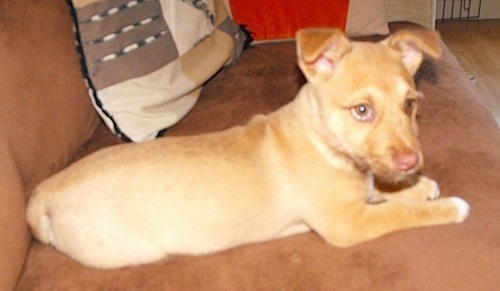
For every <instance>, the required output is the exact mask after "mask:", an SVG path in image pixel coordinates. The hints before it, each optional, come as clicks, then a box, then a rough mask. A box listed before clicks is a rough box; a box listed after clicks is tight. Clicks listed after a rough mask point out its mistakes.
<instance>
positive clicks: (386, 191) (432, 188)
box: [374, 175, 440, 201]
mask: <svg viewBox="0 0 500 291" xmlns="http://www.w3.org/2000/svg"><path fill="white" fill-rule="evenodd" d="M375 184H376V185H375V188H374V192H375V195H374V196H380V197H383V199H384V200H385V201H387V200H393V199H406V200H411V201H426V200H435V199H437V198H439V196H440V191H439V186H438V184H437V182H436V181H434V180H432V179H429V178H427V177H425V176H422V175H414V176H411V177H408V179H407V180H405V181H403V182H401V183H398V184H396V185H387V184H383V183H380V182H379V183H375Z"/></svg>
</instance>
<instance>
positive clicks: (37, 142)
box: [0, 1, 99, 290]
mask: <svg viewBox="0 0 500 291" xmlns="http://www.w3.org/2000/svg"><path fill="white" fill-rule="evenodd" d="M0 74H1V75H0V80H1V81H0V82H1V83H0V98H1V101H0V104H1V106H0V137H1V141H0V156H1V162H0V173H1V176H0V180H1V182H2V184H1V185H2V187H1V188H0V290H9V289H10V288H12V286H13V284H15V280H16V278H17V276H18V275H19V270H20V268H21V266H22V263H23V261H24V256H25V253H26V248H27V245H28V242H29V237H28V235H27V229H26V227H25V222H24V220H25V219H24V213H23V212H24V203H25V196H26V195H29V193H30V192H31V189H32V188H33V187H34V186H35V185H36V184H37V183H38V182H40V181H41V180H42V179H45V178H46V177H48V176H49V175H51V174H53V173H55V172H56V171H58V170H60V169H62V168H63V167H64V166H66V165H67V164H68V162H69V160H70V158H72V157H73V156H74V155H75V153H76V152H77V151H78V150H79V149H80V147H81V146H82V145H83V144H84V143H85V142H86V141H87V140H88V138H89V137H90V136H91V134H92V132H93V131H94V129H95V128H96V126H97V125H98V123H99V119H98V117H97V114H96V113H95V112H94V110H93V108H92V105H91V103H90V99H89V97H88V94H87V90H86V88H85V85H84V83H83V79H82V77H81V73H80V69H79V66H78V58H77V55H76V51H75V49H74V43H73V40H72V30H71V22H70V18H69V14H68V11H67V7H66V4H65V2H64V1H1V2H0ZM9 286H10V288H9Z"/></svg>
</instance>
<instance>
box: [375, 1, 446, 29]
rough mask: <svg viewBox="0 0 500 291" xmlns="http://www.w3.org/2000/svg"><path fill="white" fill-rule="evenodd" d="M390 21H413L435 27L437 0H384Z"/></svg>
mask: <svg viewBox="0 0 500 291" xmlns="http://www.w3.org/2000/svg"><path fill="white" fill-rule="evenodd" d="M384 1H385V11H386V14H387V20H388V21H411V22H416V23H419V24H421V25H423V26H425V27H428V28H431V29H434V28H435V23H436V21H435V20H436V19H435V15H436V14H435V8H436V0H384Z"/></svg>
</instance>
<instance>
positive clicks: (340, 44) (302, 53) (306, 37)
mask: <svg viewBox="0 0 500 291" xmlns="http://www.w3.org/2000/svg"><path fill="white" fill-rule="evenodd" d="M296 40H297V56H298V62H299V67H300V69H301V70H302V72H303V73H304V75H305V76H306V78H307V79H308V80H309V81H312V80H314V79H323V80H324V79H326V78H328V77H329V76H331V75H332V73H333V72H334V70H335V66H336V64H337V63H338V62H339V61H340V59H341V58H342V56H344V55H345V53H347V52H348V51H349V50H350V49H351V43H350V42H349V39H348V38H347V37H346V36H345V35H344V33H343V32H342V31H340V30H338V29H323V28H307V29H301V30H299V31H297V34H296Z"/></svg>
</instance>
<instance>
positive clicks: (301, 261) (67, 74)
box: [0, 0, 500, 290]
mask: <svg viewBox="0 0 500 291" xmlns="http://www.w3.org/2000/svg"><path fill="white" fill-rule="evenodd" d="M402 27H415V26H413V25H410V24H398V25H395V24H394V25H392V27H391V28H392V29H393V30H395V29H400V28H402ZM0 66H1V67H0V68H1V69H0V72H1V74H2V75H1V76H2V78H1V80H2V82H1V84H0V92H1V94H0V98H1V107H0V110H1V115H0V118H1V122H0V159H1V163H0V173H1V175H0V182H1V185H2V188H1V189H0V290H8V289H9V288H10V287H11V286H13V284H14V283H15V281H16V279H17V278H18V275H19V274H20V277H19V278H20V279H19V281H18V285H17V289H18V290H68V289H71V290H80V289H82V290H104V289H106V290H137V289H142V290H165V289H166V290H276V289H278V290H367V289H369V290H494V289H495V288H498V274H500V265H499V262H500V223H499V222H500V199H499V190H500V179H499V178H498V177H499V174H500V130H499V129H498V127H497V126H496V124H495V123H494V121H493V118H492V117H491V115H490V114H489V112H488V111H487V110H486V109H485V107H484V106H483V104H482V103H481V102H480V101H479V97H478V96H477V94H476V93H475V92H474V90H473V84H472V83H471V82H470V81H469V79H468V77H467V75H466V74H465V72H464V71H463V70H462V69H461V67H460V66H459V64H458V63H457V61H456V59H455V58H454V57H453V56H452V55H451V53H450V52H449V50H447V49H446V48H444V56H443V58H442V59H441V60H440V61H438V62H435V63H426V64H425V65H424V66H423V67H422V69H421V70H420V72H419V78H418V87H419V89H420V90H421V91H422V92H423V93H424V94H425V99H424V100H423V102H422V106H421V110H420V114H419V123H420V129H421V131H420V137H421V138H420V139H421V142H422V145H423V148H424V155H425V157H426V166H425V169H424V172H425V173H426V174H427V175H428V176H430V177H432V178H434V179H436V180H437V181H438V182H439V183H440V186H441V190H442V195H443V196H449V195H457V196H461V197H463V198H465V199H466V200H467V201H468V202H469V203H470V204H471V207H472V208H471V215H470V217H469V218H468V219H467V220H466V221H465V222H464V223H463V224H459V225H449V226H439V227H428V228H420V229H414V230H409V231H403V232H398V233H395V234H392V235H388V236H385V237H383V238H380V239H377V240H374V241H370V242H367V243H363V244H361V245H358V246H355V247H352V248H348V249H338V248H334V247H330V246H328V245H327V244H326V243H325V242H324V241H323V240H322V239H321V238H319V237H318V236H317V235H316V234H314V233H312V232H311V233H306V234H301V235H296V236H293V237H289V238H284V239H280V240H275V241H270V242H266V243H260V244H254V245H247V246H242V247H238V248H235V249H231V250H228V251H225V252H221V253H216V254H212V255H207V256H199V257H188V256H172V257H169V258H166V259H165V260H162V261H160V262H158V263H154V264H150V265H145V266H138V267H132V268H123V269H117V270H97V269H92V268H88V267H84V266H82V265H80V264H78V263H76V262H74V261H72V260H70V259H69V258H67V257H66V256H64V255H63V254H61V253H59V252H57V251H56V250H54V249H53V248H51V247H47V246H42V245H40V244H38V243H36V242H33V243H32V244H31V247H30V248H29V252H28V255H27V259H26V264H25V266H24V269H23V270H20V268H21V265H22V263H23V262H24V255H25V251H26V249H27V248H28V245H27V242H28V236H27V233H26V227H25V225H24V199H25V198H24V195H23V193H26V195H29V193H30V192H31V189H32V187H33V186H34V185H35V184H36V183H37V182H39V181H40V180H41V179H43V178H45V177H47V176H49V175H50V174H52V173H54V172H56V171H58V170H60V169H61V168H62V167H64V166H65V165H67V164H68V163H69V162H70V160H71V159H75V158H78V157H81V156H82V155H85V154H87V153H90V152H92V151H95V150H97V149H99V148H102V147H105V146H109V145H112V144H116V143H118V142H120V141H119V140H118V139H117V138H115V137H114V136H112V135H111V133H110V132H109V131H108V130H107V128H106V127H105V126H103V125H102V124H101V125H100V126H99V127H98V129H97V131H95V132H94V134H93V135H92V136H91V133H92V132H93V130H94V129H95V128H96V127H97V124H98V119H97V117H96V114H95V113H94V111H93V110H92V107H91V104H90V101H89V97H88V95H87V92H86V89H85V87H84V85H83V81H82V79H81V75H80V73H79V67H78V59H77V56H76V54H75V52H74V48H73V43H72V37H71V25H70V22H69V17H68V15H67V10H66V7H65V4H64V1H34V0H23V1H20V0H18V1H2V2H0ZM303 82H304V78H303V77H302V75H301V74H300V72H299V70H298V69H297V66H296V55H295V44H294V43H293V42H285V43H274V44H262V45H258V46H255V47H254V48H251V49H248V50H246V51H244V52H243V54H242V56H241V58H240V59H239V60H238V62H237V63H236V64H235V65H232V66H231V67H228V68H225V69H224V70H222V71H221V72H220V73H219V74H218V75H217V76H215V77H214V78H213V79H212V80H210V81H209V82H208V83H207V85H206V86H205V88H204V90H203V93H202V96H201V99H200V101H199V102H198V104H197V105H196V106H195V108H194V109H193V111H192V112H191V113H190V114H189V115H188V116H187V117H186V118H185V119H184V120H182V121H181V122H180V123H179V124H178V125H176V126H174V127H173V128H171V129H170V130H169V131H167V133H166V135H167V136H169V135H170V136H172V135H186V134H194V133H200V132H208V131H213V130H219V129H223V128H227V127H230V126H232V125H235V124H242V123H245V122H246V121H247V120H248V119H249V118H250V117H251V116H252V115H254V114H256V113H268V112H270V111H272V110H274V109H276V108H278V107H279V106H281V105H282V104H284V103H286V102H288V101H289V100H291V99H292V98H293V97H294V96H295V93H296V92H297V90H298V88H299V87H300V85H301V84H302V83H303ZM82 147H83V150H81V148H82ZM221 179H224V177H221ZM318 183H321V181H318ZM237 194H238V193H235V195H237Z"/></svg>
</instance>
